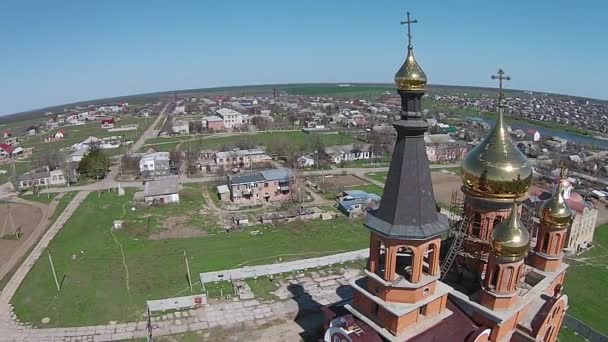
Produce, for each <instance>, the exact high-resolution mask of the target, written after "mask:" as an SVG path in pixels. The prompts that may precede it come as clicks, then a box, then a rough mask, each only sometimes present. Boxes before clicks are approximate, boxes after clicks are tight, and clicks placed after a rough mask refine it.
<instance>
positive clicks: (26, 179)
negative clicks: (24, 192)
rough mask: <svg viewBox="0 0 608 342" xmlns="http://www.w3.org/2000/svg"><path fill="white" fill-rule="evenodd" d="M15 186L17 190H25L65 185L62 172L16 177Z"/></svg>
mask: <svg viewBox="0 0 608 342" xmlns="http://www.w3.org/2000/svg"><path fill="white" fill-rule="evenodd" d="M16 183H17V184H16V185H17V187H18V188H19V189H27V188H31V187H36V186H62V185H65V184H66V179H65V176H64V174H63V170H54V171H44V172H35V173H26V174H24V175H21V176H18V177H17V180H16Z"/></svg>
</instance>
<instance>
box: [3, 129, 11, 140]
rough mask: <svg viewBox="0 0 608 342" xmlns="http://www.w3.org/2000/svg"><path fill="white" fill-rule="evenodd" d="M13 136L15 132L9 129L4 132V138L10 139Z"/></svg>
mask: <svg viewBox="0 0 608 342" xmlns="http://www.w3.org/2000/svg"><path fill="white" fill-rule="evenodd" d="M12 136H13V132H11V130H9V129H7V130H6V131H4V133H3V134H2V137H3V138H10V137H12Z"/></svg>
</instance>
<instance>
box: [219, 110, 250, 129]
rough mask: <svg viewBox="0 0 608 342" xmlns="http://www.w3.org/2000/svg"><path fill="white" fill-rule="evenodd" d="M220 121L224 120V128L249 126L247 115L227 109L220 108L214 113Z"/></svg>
mask: <svg viewBox="0 0 608 342" xmlns="http://www.w3.org/2000/svg"><path fill="white" fill-rule="evenodd" d="M216 113H217V115H219V116H220V117H221V118H222V120H224V126H225V127H226V128H233V127H235V126H242V125H247V124H249V115H247V114H241V113H239V112H237V111H236V110H233V109H229V108H220V109H218V110H217V111H216Z"/></svg>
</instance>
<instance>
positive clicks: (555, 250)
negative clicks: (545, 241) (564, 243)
mask: <svg viewBox="0 0 608 342" xmlns="http://www.w3.org/2000/svg"><path fill="white" fill-rule="evenodd" d="M561 239H562V238H561V234H560V233H556V234H555V236H554V237H553V239H551V240H552V241H551V253H555V254H557V253H559V251H560V248H559V242H560V240H561Z"/></svg>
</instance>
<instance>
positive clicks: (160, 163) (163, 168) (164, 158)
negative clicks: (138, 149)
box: [139, 152, 170, 177]
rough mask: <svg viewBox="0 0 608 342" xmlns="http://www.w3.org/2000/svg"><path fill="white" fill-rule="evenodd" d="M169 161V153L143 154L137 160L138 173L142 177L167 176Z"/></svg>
mask: <svg viewBox="0 0 608 342" xmlns="http://www.w3.org/2000/svg"><path fill="white" fill-rule="evenodd" d="M169 160H170V158H169V152H154V153H147V154H144V155H143V157H141V159H140V160H139V173H140V174H141V175H142V176H144V177H152V176H166V175H169V173H170V168H169V164H170V163H169Z"/></svg>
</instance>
